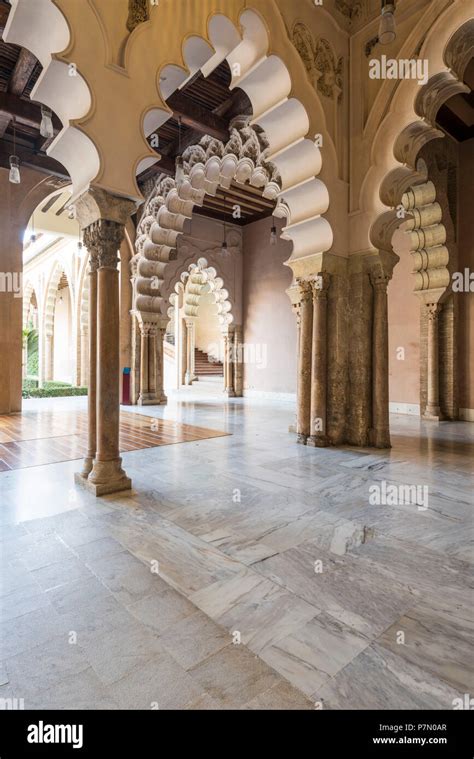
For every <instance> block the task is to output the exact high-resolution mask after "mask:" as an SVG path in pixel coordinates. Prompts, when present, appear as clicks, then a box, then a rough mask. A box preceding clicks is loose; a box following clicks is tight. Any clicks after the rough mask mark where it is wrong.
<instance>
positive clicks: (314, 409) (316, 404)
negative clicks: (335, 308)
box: [307, 274, 330, 448]
mask: <svg viewBox="0 0 474 759" xmlns="http://www.w3.org/2000/svg"><path fill="white" fill-rule="evenodd" d="M329 282H330V276H329V274H318V275H317V277H315V279H314V280H312V282H311V286H312V289H313V337H312V343H313V345H312V360H311V422H310V433H311V434H310V436H309V438H308V440H307V445H311V446H313V447H318V448H322V447H324V446H326V445H327V444H328V438H327V302H328V290H329Z"/></svg>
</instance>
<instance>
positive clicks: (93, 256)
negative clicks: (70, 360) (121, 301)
mask: <svg viewBox="0 0 474 759" xmlns="http://www.w3.org/2000/svg"><path fill="white" fill-rule="evenodd" d="M93 240H94V238H93V235H92V230H91V229H90V228H89V229H86V230H85V231H84V244H85V246H86V248H87V250H88V251H89V272H88V277H89V350H88V353H89V356H88V358H89V361H88V363H89V376H88V380H87V382H86V384H87V388H88V390H87V410H88V417H87V455H86V458H85V459H84V463H83V466H82V470H81V471H80V472H78V473H77V474H76V481H78V478H82V479H83V480H87V478H88V477H89V475H90V473H91V472H92V467H93V465H94V459H95V456H96V452H97V269H98V268H99V257H98V254H97V249H96V248H95V246H94V242H93ZM81 341H82V331H81ZM81 347H82V342H81ZM82 355H84V354H83V353H81V356H82ZM81 372H82V373H83V372H84V364H83V361H82V357H81Z"/></svg>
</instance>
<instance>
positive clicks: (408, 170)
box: [365, 1, 474, 250]
mask: <svg viewBox="0 0 474 759" xmlns="http://www.w3.org/2000/svg"><path fill="white" fill-rule="evenodd" d="M467 5H468V6H471V8H472V11H473V12H474V1H473V2H469V3H467ZM466 10H467V11H469V8H467V9H466ZM438 31H439V29H438ZM420 55H421V54H420ZM473 56H474V19H472V18H468V19H466V20H465V21H464V22H463V23H461V24H460V25H458V26H457V28H456V29H455V30H453V29H449V30H448V31H447V32H446V30H444V46H443V49H442V64H443V67H444V69H443V70H437V71H435V72H434V73H433V74H432V76H430V78H429V80H428V82H427V83H426V84H425V85H424V86H423V87H421V88H420V89H419V91H418V92H417V94H416V97H415V98H414V100H413V102H412V104H411V110H410V114H411V118H412V120H408V119H405V121H408V123H406V125H405V126H404V128H403V129H402V130H401V131H399V132H398V134H394V133H393V129H392V130H391V133H392V134H394V137H393V142H392V144H393V153H392V157H391V159H390V163H391V165H392V167H393V168H391V169H389V170H388V171H387V172H386V173H385V175H384V176H383V177H382V178H381V180H380V184H379V198H380V201H381V203H382V204H383V205H384V206H388V207H390V208H391V209H392V210H390V211H385V212H383V213H380V214H379V215H378V216H377V218H376V219H375V221H374V223H373V224H372V226H371V229H370V241H371V243H372V244H373V245H375V246H376V247H377V248H379V249H382V250H391V249H392V245H391V240H392V237H393V234H394V232H395V231H396V230H397V229H398V228H399V227H400V224H401V220H400V218H399V217H398V215H397V210H396V206H400V205H404V202H405V201H406V199H407V193H408V192H409V191H413V188H416V187H417V186H418V185H422V184H424V183H426V182H427V180H428V176H427V172H426V167H424V168H423V163H424V162H421V164H420V162H419V161H418V155H419V153H420V150H421V149H422V148H423V147H424V145H426V144H428V142H430V141H431V140H433V139H438V138H442V137H443V136H444V134H443V132H441V131H440V130H439V129H437V128H436V125H435V121H436V114H437V112H438V110H439V108H440V107H441V106H442V105H443V104H444V103H446V102H447V101H448V100H449V99H450V98H451V97H453V95H456V94H458V93H462V92H469V87H467V85H465V84H464V83H463V76H464V73H465V70H466V68H467V65H468V63H469V61H470V60H471V58H472V57H473ZM448 66H449V70H447V67H448ZM402 84H403V83H402ZM400 89H401V86H400ZM382 127H383V124H382ZM381 132H382V130H379V133H378V143H379V144H380V142H381V138H382V136H383V134H381ZM420 166H421V169H420ZM374 172H375V173H377V172H378V173H379V174H380V166H378V167H375V169H374ZM372 179H373V177H372ZM367 188H368V184H366V186H365V192H367ZM409 210H412V208H411V207H410V209H409Z"/></svg>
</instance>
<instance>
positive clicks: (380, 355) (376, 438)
mask: <svg viewBox="0 0 474 759" xmlns="http://www.w3.org/2000/svg"><path fill="white" fill-rule="evenodd" d="M388 281H389V278H388V277H386V276H383V275H376V276H373V277H372V286H373V289H374V308H373V327H372V365H373V372H372V438H373V439H372V444H373V445H374V446H375V447H376V448H390V447H391V444H390V421H389V392H388V303H387V285H388Z"/></svg>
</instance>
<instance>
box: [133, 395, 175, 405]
mask: <svg viewBox="0 0 474 759" xmlns="http://www.w3.org/2000/svg"><path fill="white" fill-rule="evenodd" d="M165 403H168V398H167V397H166V395H163V396H162V397H161V398H158V397H157V396H156V395H150V394H148V395H143V396H142V395H140V396H139V397H138V400H137V406H159V405H161V404H165Z"/></svg>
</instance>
